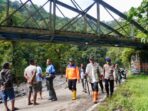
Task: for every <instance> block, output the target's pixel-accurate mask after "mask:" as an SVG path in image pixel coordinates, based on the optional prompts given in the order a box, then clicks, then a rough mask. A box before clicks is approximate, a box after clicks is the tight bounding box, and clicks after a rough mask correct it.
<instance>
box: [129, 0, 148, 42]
mask: <svg viewBox="0 0 148 111" xmlns="http://www.w3.org/2000/svg"><path fill="white" fill-rule="evenodd" d="M147 12H148V1H147V0H143V1H142V3H141V5H140V6H139V7H138V8H134V7H132V8H131V9H130V11H129V13H128V16H129V19H130V20H131V19H134V20H136V21H137V22H138V23H139V24H141V25H142V26H143V27H144V28H145V29H146V30H148V25H147V24H148V13H147ZM136 37H138V38H141V42H143V43H148V35H146V34H144V33H142V32H140V31H137V33H136Z"/></svg>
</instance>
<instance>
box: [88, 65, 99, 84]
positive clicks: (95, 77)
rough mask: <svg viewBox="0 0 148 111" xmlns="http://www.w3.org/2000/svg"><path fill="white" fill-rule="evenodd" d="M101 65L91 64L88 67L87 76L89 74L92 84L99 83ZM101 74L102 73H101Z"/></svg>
mask: <svg viewBox="0 0 148 111" xmlns="http://www.w3.org/2000/svg"><path fill="white" fill-rule="evenodd" d="M98 71H99V64H98V63H94V64H92V63H89V64H87V66H86V74H88V77H89V80H90V82H91V83H94V82H98V81H99V74H98ZM99 72H100V71H99Z"/></svg>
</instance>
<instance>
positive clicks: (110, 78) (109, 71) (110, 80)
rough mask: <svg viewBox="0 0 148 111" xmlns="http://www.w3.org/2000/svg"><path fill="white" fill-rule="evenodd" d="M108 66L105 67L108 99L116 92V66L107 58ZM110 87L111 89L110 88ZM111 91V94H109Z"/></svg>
mask: <svg viewBox="0 0 148 111" xmlns="http://www.w3.org/2000/svg"><path fill="white" fill-rule="evenodd" d="M105 60H106V64H104V66H103V74H104V79H105V89H106V93H107V97H108V96H109V94H110V96H112V94H113V91H114V75H113V72H114V66H113V65H112V63H111V59H110V58H106V59H105ZM109 86H110V87H109ZM109 89H110V93H109Z"/></svg>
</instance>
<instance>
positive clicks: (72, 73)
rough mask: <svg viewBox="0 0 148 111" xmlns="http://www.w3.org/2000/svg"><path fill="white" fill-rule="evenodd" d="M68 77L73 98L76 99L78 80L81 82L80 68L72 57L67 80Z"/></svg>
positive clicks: (67, 71) (67, 70)
mask: <svg viewBox="0 0 148 111" xmlns="http://www.w3.org/2000/svg"><path fill="white" fill-rule="evenodd" d="M67 79H68V88H69V89H70V90H71V91H72V100H76V98H77V94H76V90H77V88H76V85H77V80H78V82H79V80H80V75H79V68H78V67H77V66H76V65H75V63H74V60H73V59H72V58H70V59H69V64H68V66H67V67H66V80H67Z"/></svg>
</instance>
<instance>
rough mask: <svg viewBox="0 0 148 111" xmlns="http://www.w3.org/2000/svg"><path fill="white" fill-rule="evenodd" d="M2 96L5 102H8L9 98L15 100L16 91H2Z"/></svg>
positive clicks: (11, 89) (0, 93)
mask: <svg viewBox="0 0 148 111" xmlns="http://www.w3.org/2000/svg"><path fill="white" fill-rule="evenodd" d="M0 96H1V98H2V101H3V102H6V101H7V99H8V98H9V100H14V99H15V94H14V89H13V88H10V89H5V90H3V91H0Z"/></svg>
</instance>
